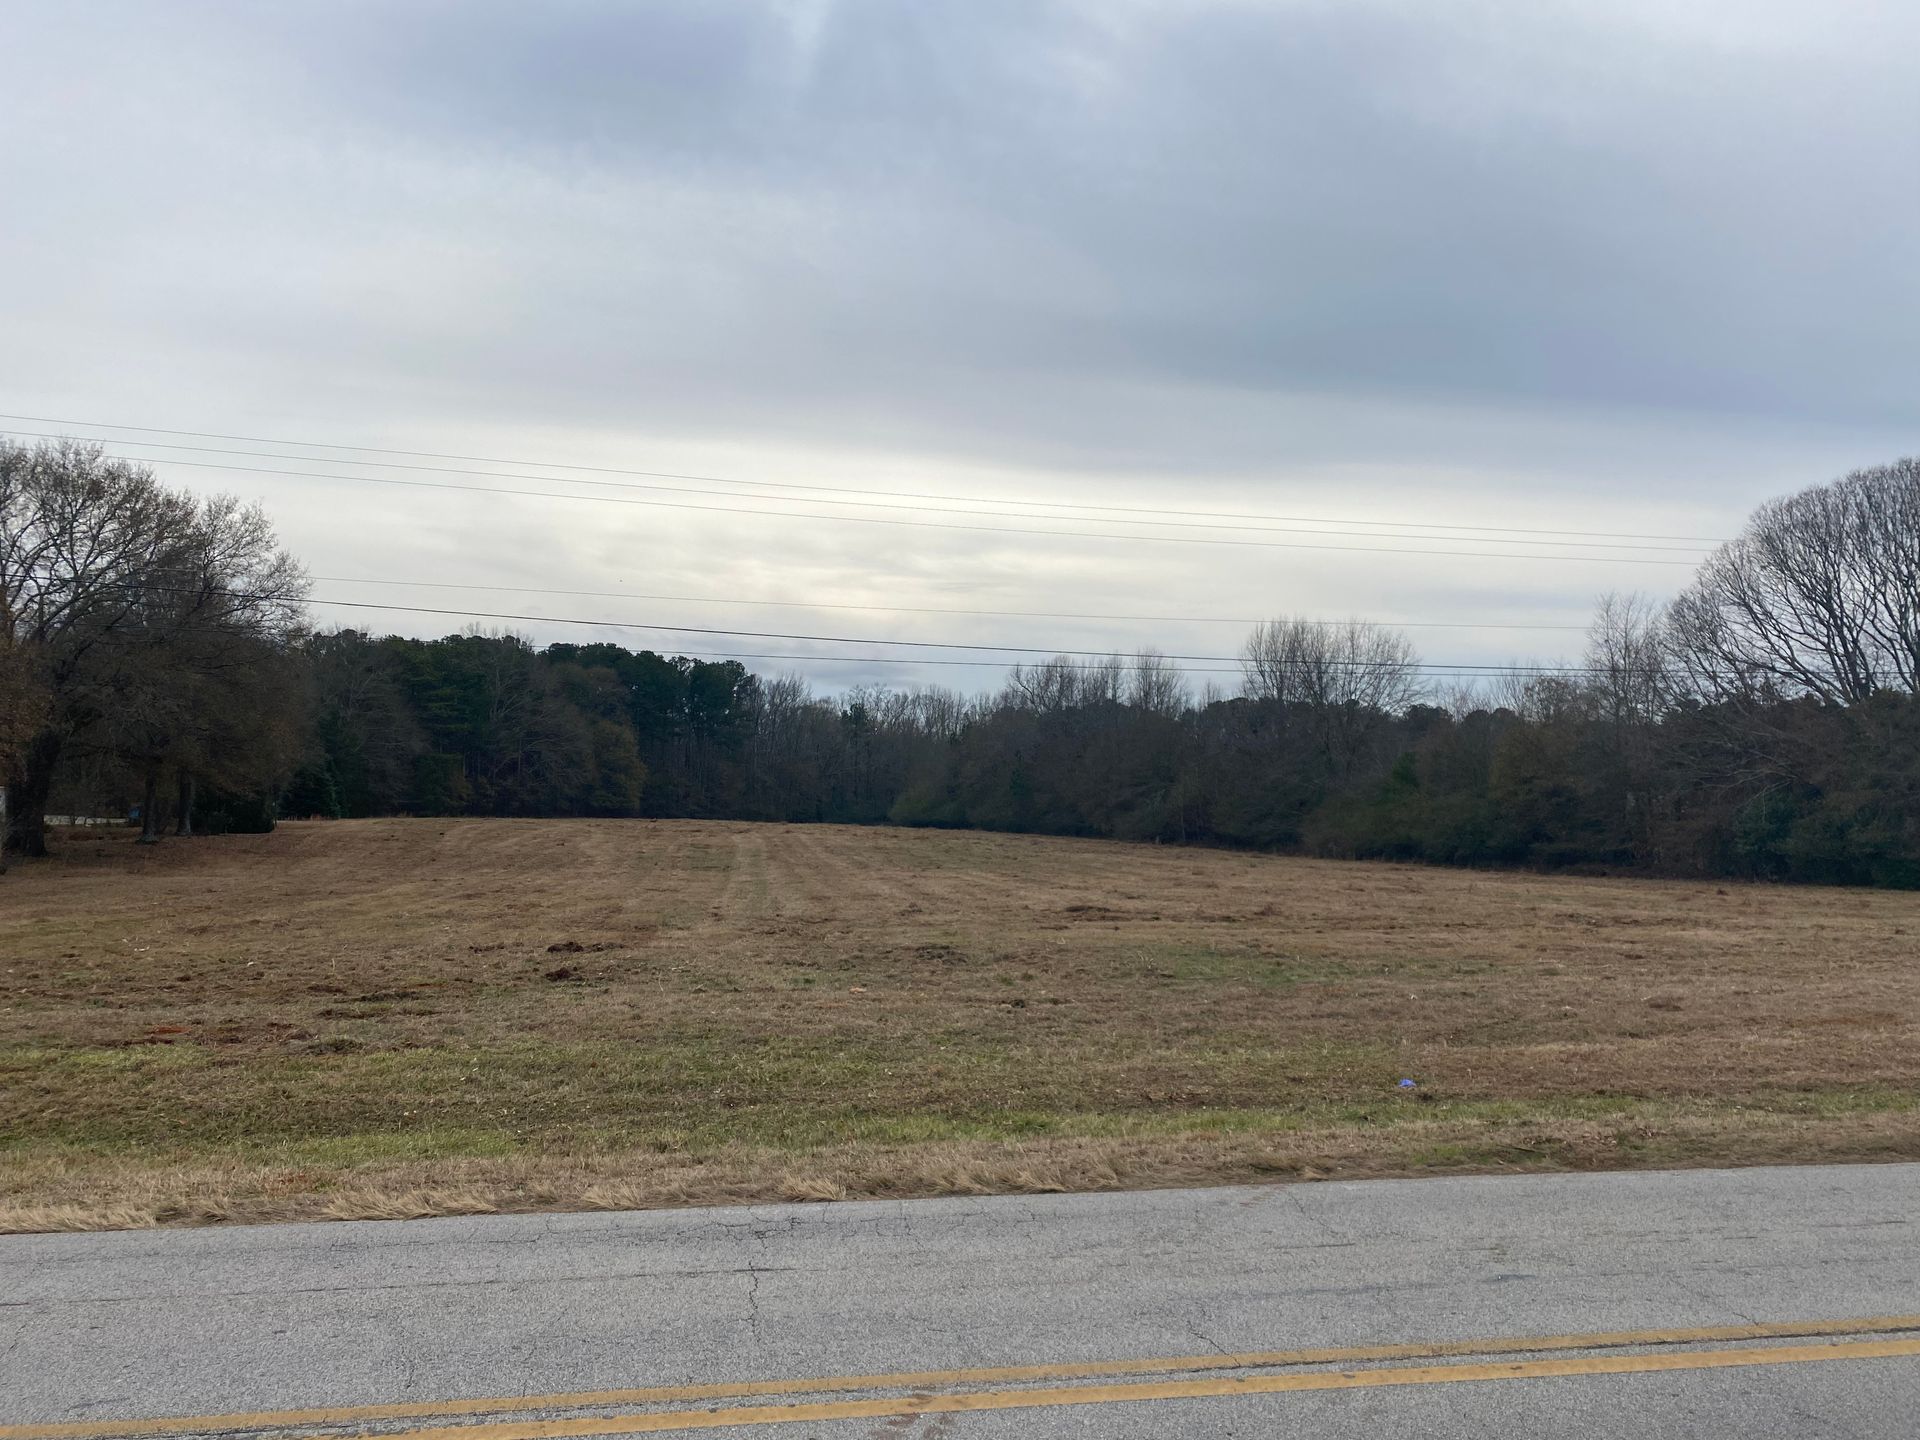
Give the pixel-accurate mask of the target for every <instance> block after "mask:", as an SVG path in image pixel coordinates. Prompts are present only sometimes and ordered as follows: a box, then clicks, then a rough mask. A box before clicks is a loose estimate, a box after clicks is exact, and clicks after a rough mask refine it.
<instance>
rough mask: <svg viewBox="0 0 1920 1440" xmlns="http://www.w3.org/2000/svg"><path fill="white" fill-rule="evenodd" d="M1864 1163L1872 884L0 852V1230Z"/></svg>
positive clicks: (1901, 923) (676, 858)
mask: <svg viewBox="0 0 1920 1440" xmlns="http://www.w3.org/2000/svg"><path fill="white" fill-rule="evenodd" d="M1403 1077H1404V1078H1410V1079H1412V1080H1414V1081H1415V1082H1416V1083H1415V1085H1414V1086H1413V1087H1412V1088H1411V1089H1405V1088H1402V1087H1401V1086H1400V1085H1399V1084H1398V1082H1399V1081H1400V1080H1401V1079H1402V1078H1403ZM1896 1157H1898V1158H1906V1159H1913V1158H1916V1157H1920V896H1915V895H1911V894H1905V895H1903V894H1891V893H1868V892H1861V891H1836V890H1813V889H1776V888H1761V887H1751V886H1739V885H1713V884H1680V883H1665V882H1657V881H1646V880H1616V879H1574V878H1543V877H1537V876H1529V875H1516V874H1483V873H1476V872H1465V871H1447V870H1437V869H1415V868H1400V867H1392V866H1379V865H1362V864H1350V863H1340V862H1326V863H1322V862H1315V861H1304V860H1294V859H1280V858H1272V857H1264V856H1255V855H1244V854H1227V853H1218V852H1209V851H1197V850H1180V849H1161V848H1156V847H1144V846H1126V845H1118V844H1110V843H1105V842H1098V841H1074V840H1056V839H1043V838H1033V837H1024V836H1008V835H987V834H972V833H943V832H933V831H906V830H860V829H847V828H837V827H811V828H803V827H794V828H789V827H779V826H756V825H736V824H717V823H715V824H710V823H698V822H647V821H606V822H599V821H427V820H411V821H402V820H396V821H363V822H340V823H332V824H328V823H308V824H293V825H285V826H283V827H282V828H281V829H280V830H279V831H278V832H277V833H275V834H273V835H267V836H232V837H223V838H218V839H205V840H197V841H193V842H178V841H169V842H168V843H166V844H164V845H161V846H159V847H157V848H154V849H147V850H143V849H140V848H137V847H135V846H133V845H132V844H130V843H129V842H128V840H127V839H126V837H124V836H121V835H118V834H113V835H105V834H100V833H76V834H73V835H70V836H67V837H65V838H63V840H62V841H61V843H60V853H59V856H58V857H57V858H56V859H54V860H52V861H49V862H45V863H40V864H33V865H25V866H19V867H16V868H15V870H14V871H13V872H12V873H11V874H9V875H7V876H5V877H4V878H0V1228H11V1229H33V1228H56V1227H68V1226H97V1225H142V1224H154V1223H195V1222H205V1221H212V1220H221V1219H235V1220H256V1219H280V1218H295V1217H322V1216H336V1217H359V1216H381V1215H417V1214H436V1213H460V1212H476V1211H487V1210H496V1209H497V1210H521V1209H538V1208H580V1207H602V1206H620V1207H624V1206H643V1205H660V1204H676V1203H694V1202H711V1201H723V1200H736V1199H737V1200H749V1199H753V1200H760V1199H775V1198H783V1199H792V1198H834V1197H842V1196H874V1195H924V1194H937V1193H984V1192H989V1191H1018V1190H1053V1189H1074V1188H1100V1187H1114V1186H1146V1185H1161V1184H1176V1183H1189V1182H1204V1181H1213V1180H1231V1179H1249V1178H1256V1177H1262V1176H1268V1177H1292V1178H1298V1177H1307V1178H1313V1177H1319V1176H1354V1175H1377V1174H1404V1173H1424V1172H1434V1171H1461V1170H1505V1169H1538V1168H1579V1167H1596V1166H1633V1165H1688V1164H1704V1163H1743V1162H1758V1161H1774V1160H1809V1161H1810V1160H1835V1159H1854V1160H1871V1159H1882V1158H1889V1159H1890V1158H1896Z"/></svg>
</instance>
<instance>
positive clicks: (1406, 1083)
mask: <svg viewBox="0 0 1920 1440" xmlns="http://www.w3.org/2000/svg"><path fill="white" fill-rule="evenodd" d="M1400 1088H1401V1089H1402V1090H1411V1089H1413V1082H1412V1081H1411V1080H1402V1081H1401V1082H1400Z"/></svg>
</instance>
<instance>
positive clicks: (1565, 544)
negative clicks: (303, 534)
mask: <svg viewBox="0 0 1920 1440" xmlns="http://www.w3.org/2000/svg"><path fill="white" fill-rule="evenodd" d="M6 433H9V434H12V435H15V436H19V437H23V438H28V439H36V440H80V441H93V443H99V442H98V441H95V440H94V437H93V436H90V435H63V434H47V433H44V432H41V431H35V430H13V431H9V432H6ZM114 443H116V444H120V445H133V446H136V447H138V448H140V449H143V450H188V451H192V452H193V453H195V454H201V455H237V456H242V457H247V458H251V459H256V460H292V461H296V462H299V461H304V462H308V463H321V464H327V465H362V466H368V467H371V468H377V469H384V470H411V471H416V472H423V473H428V474H436V475H466V476H471V477H473V478H475V479H482V480H533V481H541V482H545V483H547V484H553V485H581V486H591V487H593V488H595V489H603V490H647V491H653V492H656V493H659V494H667V495H704V496H708V497H710V498H713V499H718V500H733V499H740V500H786V499H787V498H788V497H786V496H782V495H756V494H751V493H741V494H729V493H726V492H720V491H713V490H700V489H694V488H692V487H690V486H684V485H651V484H643V483H638V482H635V481H630V480H623V481H614V480H577V479H571V478H568V477H565V476H559V475H529V474H525V473H514V472H508V471H498V470H463V469H459V468H456V467H453V466H447V465H410V464H405V463H403V462H400V461H396V460H355V459H352V458H349V457H344V456H332V455H329V456H318V455H279V454H274V453H272V452H271V451H265V450H228V449H221V448H218V447H216V446H212V445H169V444H167V443H165V442H164V441H154V440H120V441H116V442H114ZM148 463H151V464H161V465H165V464H178V465H190V464H197V463H202V462H196V461H190V460H179V459H177V458H174V457H162V458H161V459H158V460H154V461H150V462H148ZM234 468H238V469H245V468H247V467H245V466H239V467H234ZM552 468H560V467H552ZM267 473H283V472H267ZM284 473H291V472H284ZM336 478H339V479H343V480H346V479H354V478H358V477H354V476H346V475H343V476H339V477H336ZM668 478H686V479H702V478H707V477H698V476H686V477H668ZM720 483H724V484H729V485H741V486H746V485H755V486H759V487H760V488H762V489H771V488H775V487H774V486H773V485H771V484H768V483H765V482H761V481H749V480H728V481H723V482H720ZM778 488H781V489H796V488H808V489H826V488H830V487H824V486H808V487H796V486H780V487H778ZM866 493H872V494H886V493H890V492H885V491H872V492H866ZM932 498H964V497H932ZM792 503H795V504H804V505H837V506H842V507H846V508H853V509H870V510H907V511H911V512H913V513H915V514H928V515H977V516H985V517H989V518H993V517H998V518H1001V519H1009V520H1027V519H1033V520H1061V521H1065V522H1068V523H1073V522H1076V521H1077V522H1079V523H1081V524H1100V525H1134V526H1158V527H1160V528H1163V529H1178V530H1241V531H1254V532H1259V533H1262V534H1275V535H1330V536H1334V537H1336V538H1348V539H1378V540H1398V539H1405V540H1449V541H1457V542H1460V543H1463V544H1467V543H1470V544H1475V545H1546V546H1551V547H1553V548H1554V549H1562V550H1582V549H1584V550H1638V551H1659V552H1662V553H1669V554H1676V555H1679V554H1686V555H1692V556H1694V557H1695V559H1696V560H1697V559H1699V558H1701V557H1700V555H1699V552H1698V548H1697V547H1695V546H1685V545H1652V544H1645V543H1622V542H1620V541H1617V540H1601V539H1594V540H1548V539H1544V538H1541V537H1542V536H1544V535H1546V534H1579V533H1581V532H1578V531H1558V532H1555V531H1542V532H1537V533H1532V534H1527V538H1524V539H1518V540H1509V539H1505V538H1503V537H1501V536H1496V535H1416V534H1408V533H1405V532H1406V531H1407V530H1409V529H1427V530H1435V529H1451V530H1476V529H1486V528H1489V527H1485V526H1472V525H1452V526H1435V525H1423V524H1421V523H1420V522H1418V521H1409V522H1389V521H1371V520H1356V521H1335V520H1329V521H1318V520H1315V521H1311V522H1310V523H1312V524H1316V525H1323V526H1324V525H1338V524H1355V525H1375V526H1386V525H1389V524H1395V523H1398V524H1400V525H1401V529H1400V530H1391V529H1379V530H1367V531H1360V530H1330V529H1324V528H1323V529H1301V528H1298V527H1297V526H1294V525H1247V524H1240V523H1234V524H1225V523H1213V522H1207V521H1196V520H1105V519H1100V518H1098V517H1095V516H1087V515H1057V514H1039V515H1020V514H1015V513H1013V512H1010V511H1006V510H992V509H978V508H976V509H966V510H963V509H955V508H953V507H952V506H942V505H924V504H918V503H916V504H911V505H897V504H893V503H891V502H890V501H886V500H827V499H815V498H811V497H803V496H795V497H792ZM971 503H973V504H974V505H976V506H985V505H991V504H1000V503H1011V504H1021V505H1050V506H1051V508H1052V509H1054V510H1062V509H1099V510H1107V509H1117V508H1124V507H1114V506H1076V505H1073V504H1071V503H1069V502H1049V501H1037V500H1030V501H1011V502H1000V501H987V500H977V501H973V502H971ZM1136 513H1141V514H1154V513H1166V514H1182V513H1205V512H1179V511H1167V512H1153V511H1146V510H1141V511H1138V512H1136ZM815 518H819V519H826V518H830V517H826V516H819V517H815ZM1247 518H1254V517H1247ZM1273 518H1282V517H1273ZM1297 518H1302V519H1304V518H1305V517H1297ZM1120 533H1125V532H1120ZM1520 533H1526V532H1520Z"/></svg>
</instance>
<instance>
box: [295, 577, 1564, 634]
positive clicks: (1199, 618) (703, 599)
mask: <svg viewBox="0 0 1920 1440" xmlns="http://www.w3.org/2000/svg"><path fill="white" fill-rule="evenodd" d="M310 578H311V579H313V580H314V581H316V582H317V583H319V584H323V585H393V586H404V587H405V588H407V589H410V590H485V591H488V592H490V593H494V594H502V595H564V596H567V597H569V598H575V599H588V600H666V601H674V602H677V603H682V604H688V605H745V606H749V607H759V608H764V609H769V610H862V611H866V612H868V613H885V614H890V615H978V616H985V617H988V618H991V619H1008V620H1114V621H1122V622H1126V623H1129V624H1143V625H1259V624H1261V623H1263V622H1262V621H1260V620H1245V619H1240V618H1237V617H1235V616H1232V615H1094V614H1088V613H1083V612H1078V611H1072V610H970V609H962V608H957V607H952V606H944V605H855V604H852V603H849V602H846V601H832V600H742V599H739V598H738V597H736V596H722V595H649V594H642V593H640V592H638V591H632V590H556V589H547V588H543V587H541V586H537V585H480V584H467V583H465V582H463V581H455V580H379V579H371V578H369V577H367V576H364V575H314V576H312V577H310ZM1269 618H1271V617H1269ZM1288 618H1289V619H1290V620H1291V619H1292V617H1288ZM1294 623H1300V624H1307V625H1349V624H1358V625H1381V626H1386V627H1388V628H1391V629H1396V630H1572V631H1579V632H1582V633H1584V632H1585V631H1586V630H1587V629H1589V628H1590V627H1588V626H1586V625H1526V624H1509V623H1505V622H1500V621H1486V622H1482V621H1475V620H1309V619H1305V618H1304V617H1302V618H1301V619H1299V620H1298V621H1294Z"/></svg>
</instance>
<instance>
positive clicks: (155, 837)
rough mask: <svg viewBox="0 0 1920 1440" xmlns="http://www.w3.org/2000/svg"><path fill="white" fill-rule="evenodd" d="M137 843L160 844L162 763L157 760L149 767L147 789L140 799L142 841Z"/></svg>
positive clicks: (150, 763)
mask: <svg viewBox="0 0 1920 1440" xmlns="http://www.w3.org/2000/svg"><path fill="white" fill-rule="evenodd" d="M137 843H139V844H141V845H158V844H159V843H160V762H159V761H157V760H155V761H150V762H149V763H148V765H147V783H146V789H145V793H144V794H143V795H142V796H141V797H140V839H139V841H138V842H137Z"/></svg>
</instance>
